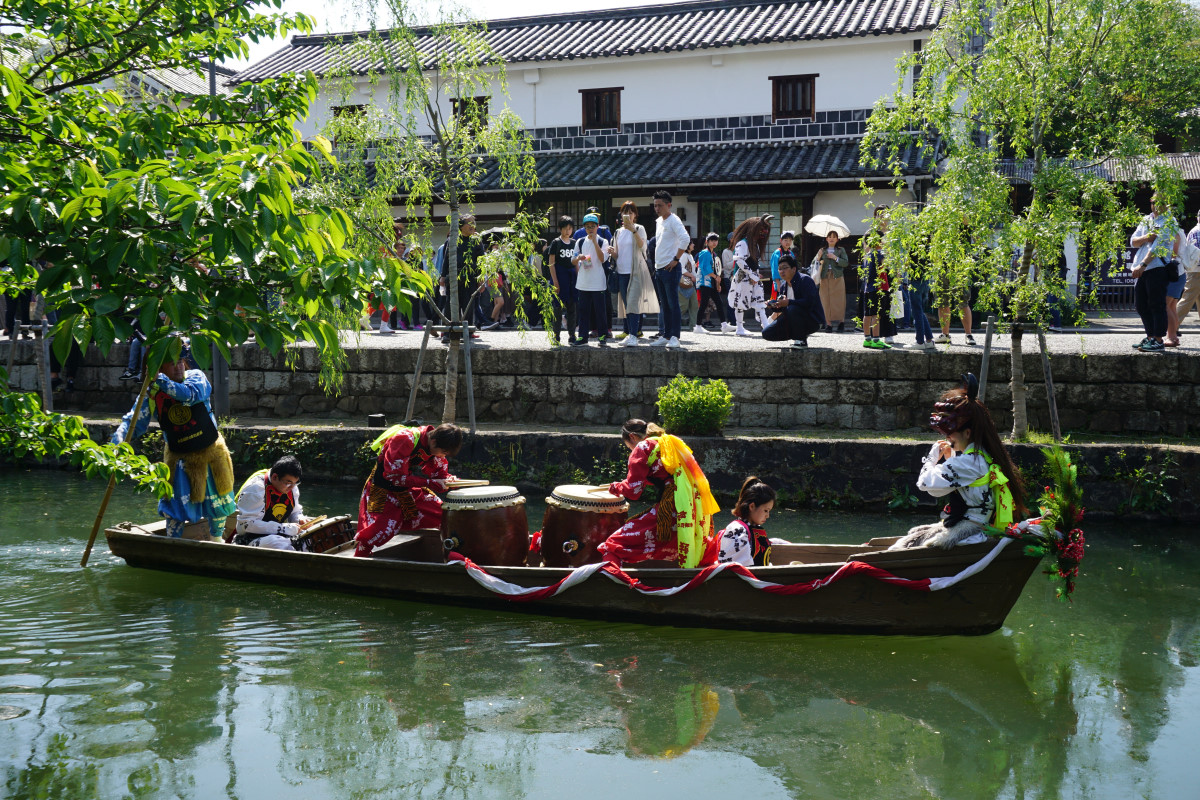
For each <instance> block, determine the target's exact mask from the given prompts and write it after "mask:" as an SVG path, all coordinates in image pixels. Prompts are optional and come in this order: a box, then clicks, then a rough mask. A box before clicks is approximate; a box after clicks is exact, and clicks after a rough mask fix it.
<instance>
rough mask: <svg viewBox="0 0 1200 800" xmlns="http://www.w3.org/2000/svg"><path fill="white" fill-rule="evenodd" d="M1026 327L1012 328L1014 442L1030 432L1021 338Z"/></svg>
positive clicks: (1019, 325)
mask: <svg viewBox="0 0 1200 800" xmlns="http://www.w3.org/2000/svg"><path fill="white" fill-rule="evenodd" d="M1023 328H1024V325H1023V324H1022V323H1021V322H1014V323H1013V326H1012V383H1011V386H1012V403H1013V405H1012V411H1013V426H1012V438H1013V440H1014V441H1015V440H1017V439H1022V438H1024V436H1025V434H1026V433H1027V432H1028V431H1029V416H1028V411H1027V409H1026V408H1025V362H1024V360H1023V359H1022V353H1021V336H1022V334H1023V332H1024V331H1023V330H1022V329H1023Z"/></svg>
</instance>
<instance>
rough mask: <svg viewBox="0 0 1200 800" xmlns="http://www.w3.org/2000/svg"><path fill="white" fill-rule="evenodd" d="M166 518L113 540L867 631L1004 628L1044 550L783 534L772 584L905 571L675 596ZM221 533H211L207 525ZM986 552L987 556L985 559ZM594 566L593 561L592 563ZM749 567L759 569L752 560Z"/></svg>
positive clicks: (326, 574) (335, 581) (279, 571)
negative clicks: (799, 540)
mask: <svg viewBox="0 0 1200 800" xmlns="http://www.w3.org/2000/svg"><path fill="white" fill-rule="evenodd" d="M164 527H165V526H164V523H163V522H162V521H159V522H156V523H152V524H149V525H145V526H138V525H132V524H130V523H121V524H120V525H117V526H115V527H112V528H109V529H107V530H106V531H105V535H106V537H107V539H108V546H109V549H110V550H111V551H112V553H113V554H114V555H116V556H118V557H120V558H122V559H124V560H125V562H126V563H127V564H128V565H130V566H132V567H143V568H148V569H160V570H167V571H172V572H184V573H191V574H195V575H207V576H213V577H220V578H229V579H234V580H247V581H256V582H261V583H272V584H283V585H291V586H307V587H313V588H318V589H325V590H331V591H338V592H349V593H354V594H366V595H375V596H381V597H393V598H398V599H403V600H414V601H419V602H432V603H442V604H451V605H465V606H474V607H479V608H487V609H492V610H500V611H520V612H527V613H534V614H552V615H560V616H570V617H582V618H592V619H602V620H612V621H622V622H637V623H643V624H651V625H680V626H693V627H708V628H730V629H736V630H765V631H786V632H820V633H858V634H863V633H867V634H930V635H939V634H984V633H990V632H991V631H994V630H996V629H997V628H999V627H1000V626H1001V625H1002V624H1003V623H1004V619H1005V617H1006V616H1007V615H1008V612H1009V611H1010V610H1011V609H1012V607H1013V605H1014V604H1015V603H1016V601H1017V598H1018V597H1019V596H1020V594H1021V591H1022V589H1023V588H1024V586H1025V583H1026V582H1027V581H1028V580H1029V577H1030V575H1032V574H1033V571H1034V569H1036V567H1037V565H1038V563H1039V560H1040V559H1038V558H1032V557H1029V556H1026V555H1025V554H1024V552H1023V548H1022V547H1021V546H1019V544H1017V543H1014V542H1011V541H1010V542H1009V544H1010V545H1011V546H1007V547H1003V548H999V552H998V553H997V552H994V551H995V550H996V549H997V543H996V542H986V543H983V544H976V545H965V546H958V547H955V548H953V549H951V550H949V551H943V550H932V549H925V548H921V549H915V550H904V551H897V552H887V551H886V548H887V546H888V545H889V544H891V543H892V542H893V541H895V539H894V538H878V539H872V540H871V541H869V542H867V543H866V544H863V545H836V544H788V545H775V546H774V547H773V548H772V558H773V561H774V562H775V563H777V564H779V566H767V567H758V568H755V569H754V570H753V576H752V577H754V578H757V579H759V580H761V581H765V582H769V583H770V584H772V585H783V586H788V585H794V584H806V583H809V582H812V581H818V580H822V579H825V578H828V577H829V576H831V575H832V574H833V573H835V572H837V571H838V570H840V569H843V568H844V567H846V565H847V564H848V563H849V562H861V563H864V564H868V565H870V566H871V567H876V568H878V569H879V570H885V571H886V573H884V574H890V576H892V577H891V578H890V579H881V578H880V577H879V575H878V574H875V575H870V574H863V572H870V570H864V571H863V572H860V571H854V570H849V569H847V570H843V571H844V572H846V573H848V574H847V575H846V577H843V578H841V579H840V580H834V581H832V582H829V583H828V584H827V585H823V586H822V587H821V588H818V589H816V590H815V591H811V592H808V593H806V594H780V593H778V591H779V590H772V589H767V590H764V589H763V588H762V587H761V586H758V587H756V586H755V585H754V584H753V583H752V581H751V580H748V579H747V578H746V577H745V575H739V574H736V572H735V571H733V570H724V571H719V572H718V573H717V574H715V575H712V576H711V579H709V580H707V582H704V583H701V584H699V585H696V586H695V588H692V589H691V590H689V591H685V592H680V593H679V594H675V595H673V596H658V595H655V594H644V593H642V592H640V591H637V590H635V589H633V588H631V587H630V586H629V585H627V584H626V583H621V582H618V581H616V580H610V579H609V576H607V575H605V574H591V575H590V577H588V578H587V579H586V580H582V581H580V582H578V583H577V584H575V585H571V586H570V587H569V588H567V589H565V590H563V591H562V592H561V593H559V594H556V595H553V596H546V597H538V598H537V599H530V600H525V601H522V602H514V601H513V600H512V599H510V598H508V597H506V596H504V595H501V594H497V593H496V592H495V591H493V590H492V589H489V588H485V586H484V585H481V583H480V582H478V581H477V579H476V577H478V573H477V575H476V577H472V575H471V574H470V573H469V571H468V570H467V569H466V568H465V567H464V565H463V564H462V563H435V562H434V561H432V560H431V558H432V556H431V554H430V547H429V536H419V535H400V536H397V537H396V538H395V539H393V540H392V541H391V542H389V543H388V544H387V545H386V546H384V547H382V548H379V549H378V550H377V551H376V552H375V554H374V556H373V557H372V558H354V557H352V554H353V546H352V544H349V545H343V546H342V548H341V549H340V551H339V552H330V553H323V554H318V553H299V552H287V551H279V550H268V549H261V548H252V547H239V546H236V545H228V544H222V543H214V542H209V541H197V540H192V539H188V538H182V539H175V538H170V537H167V536H165V535H163V533H164ZM205 538H207V536H205ZM981 564H986V566H983V567H982V568H980V565H981ZM482 569H483V570H484V571H486V573H487V575H489V576H490V577H491V578H492V579H496V580H499V581H504V582H507V583H508V584H510V585H512V584H515V585H516V586H517V587H531V588H532V587H545V586H550V585H553V584H556V583H557V582H559V581H562V580H564V578H567V577H568V576H569V575H571V573H572V570H570V569H567V568H547V567H528V566H524V567H483V568H482ZM581 569H586V568H581ZM970 569H978V572H976V573H975V574H971V575H970V576H969V577H965V578H962V579H961V580H959V581H958V582H956V583H954V584H953V585H952V586H949V587H948V588H945V589H942V590H940V591H919V590H914V588H912V584H910V583H908V582H909V581H921V580H922V579H930V578H933V579H943V578H948V577H950V576H958V575H960V573H963V571H964V570H970ZM698 573H699V570H695V569H679V568H675V567H671V566H669V565H664V566H640V567H639V568H630V569H628V570H626V571H625V574H626V575H627V576H628V577H629V578H632V579H634V580H637V581H640V582H641V583H642V584H645V585H648V586H652V587H677V586H680V585H682V584H686V583H688V582H689V581H693V582H694V581H695V580H696V579H697V576H698ZM746 574H749V573H746Z"/></svg>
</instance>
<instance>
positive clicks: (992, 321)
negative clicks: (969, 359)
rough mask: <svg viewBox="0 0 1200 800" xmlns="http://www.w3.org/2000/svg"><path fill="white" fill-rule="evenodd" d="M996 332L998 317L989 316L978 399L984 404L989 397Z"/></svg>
mask: <svg viewBox="0 0 1200 800" xmlns="http://www.w3.org/2000/svg"><path fill="white" fill-rule="evenodd" d="M995 331H996V315H995V314H988V318H987V334H986V335H985V336H984V337H983V363H982V364H980V365H979V395H978V397H977V399H978V400H979V402H981V403H982V402H983V398H984V397H985V396H986V395H987V380H988V362H989V361H990V360H991V358H992V334H993V333H995Z"/></svg>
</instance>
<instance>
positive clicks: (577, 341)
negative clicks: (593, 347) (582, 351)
mask: <svg viewBox="0 0 1200 800" xmlns="http://www.w3.org/2000/svg"><path fill="white" fill-rule="evenodd" d="M586 345H587V342H585V341H584V340H583V339H572V340H571V347H584V346H586Z"/></svg>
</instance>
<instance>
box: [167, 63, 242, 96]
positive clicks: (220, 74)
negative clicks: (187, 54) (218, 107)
mask: <svg viewBox="0 0 1200 800" xmlns="http://www.w3.org/2000/svg"><path fill="white" fill-rule="evenodd" d="M197 70H199V71H198V72H197ZM146 74H147V75H148V76H149V77H151V78H153V79H154V80H156V81H158V82H159V83H161V84H162V85H163V86H165V87H167V88H168V89H170V90H172V91H175V92H181V93H183V94H191V95H201V94H208V64H207V62H206V63H203V64H200V65H199V66H198V67H197V68H196V69H187V68H185V67H171V68H165V69H152V70H150V71H149V72H147V73H146ZM234 74H235V73H234V71H233V70H231V69H229V68H227V67H222V66H220V65H217V94H229V88H228V86H227V85H226V84H227V82H228V81H229V79H230V78H232V77H233V76H234Z"/></svg>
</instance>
